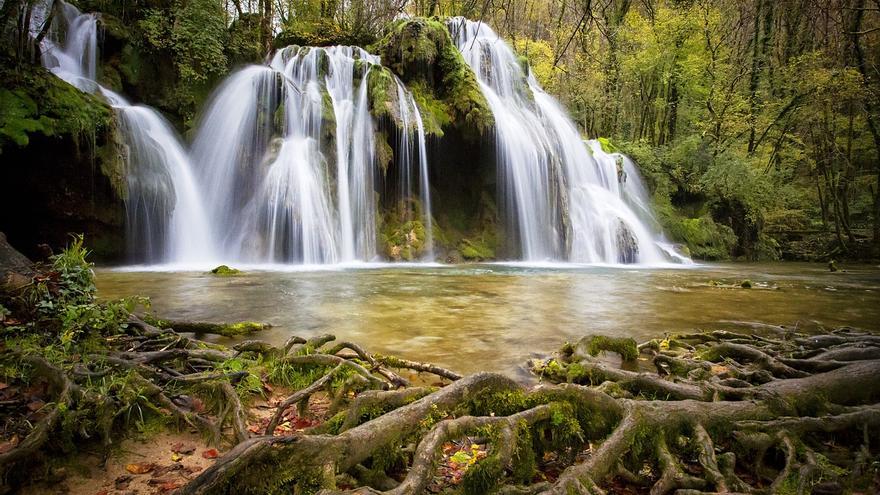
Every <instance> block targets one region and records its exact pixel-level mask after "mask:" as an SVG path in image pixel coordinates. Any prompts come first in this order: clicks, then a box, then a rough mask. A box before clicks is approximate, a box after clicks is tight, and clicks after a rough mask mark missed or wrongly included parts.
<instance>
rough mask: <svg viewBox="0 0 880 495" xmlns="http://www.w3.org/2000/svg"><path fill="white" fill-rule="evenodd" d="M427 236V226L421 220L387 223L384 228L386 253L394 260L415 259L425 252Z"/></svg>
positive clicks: (383, 236)
mask: <svg viewBox="0 0 880 495" xmlns="http://www.w3.org/2000/svg"><path fill="white" fill-rule="evenodd" d="M426 237H427V236H426V231H425V226H424V225H423V224H422V222H421V221H419V220H408V221H405V222H403V223H400V224H390V225H389V224H388V223H386V224H385V225H384V226H383V229H382V244H383V248H384V251H385V255H386V256H387V257H388V258H389V259H391V260H392V261H415V260H417V259H419V258H421V257H422V255H423V254H424V253H425V249H426V248H427V245H426Z"/></svg>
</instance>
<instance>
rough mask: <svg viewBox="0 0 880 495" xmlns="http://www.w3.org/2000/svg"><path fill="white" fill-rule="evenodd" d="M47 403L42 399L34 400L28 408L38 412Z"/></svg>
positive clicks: (29, 403)
mask: <svg viewBox="0 0 880 495" xmlns="http://www.w3.org/2000/svg"><path fill="white" fill-rule="evenodd" d="M45 405H46V403H45V402H43V401H41V400H40V399H37V400H32V401H30V402H28V405H27V408H28V409H30V411H31V412H37V411H39V410H40V409H42V408H43V406H45Z"/></svg>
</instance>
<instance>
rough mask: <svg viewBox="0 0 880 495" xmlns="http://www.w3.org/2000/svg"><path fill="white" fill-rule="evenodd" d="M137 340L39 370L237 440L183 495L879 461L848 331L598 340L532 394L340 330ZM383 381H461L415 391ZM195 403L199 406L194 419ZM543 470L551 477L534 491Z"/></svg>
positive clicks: (565, 483)
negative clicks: (337, 333)
mask: <svg viewBox="0 0 880 495" xmlns="http://www.w3.org/2000/svg"><path fill="white" fill-rule="evenodd" d="M130 328H131V331H130V333H129V334H128V335H125V336H124V337H120V338H116V339H115V340H114V341H113V342H114V343H113V347H114V350H113V351H112V352H110V353H108V354H107V355H95V356H86V357H85V358H84V359H83V362H82V363H78V364H77V365H76V366H72V367H71V368H70V369H69V370H62V369H60V368H57V367H53V366H51V365H49V364H48V363H46V362H45V361H42V362H41V361H40V358H35V357H31V358H29V359H31V360H32V361H31V364H32V366H34V368H40V369H42V370H43V371H41V373H42V374H44V375H46V376H47V379H49V380H50V381H51V383H52V384H53V386H52V390H53V391H54V393H55V394H56V396H57V397H58V399H57V404H65V406H64V407H71V405H72V404H73V403H74V402H77V401H80V402H86V401H89V400H91V399H90V398H89V397H88V393H87V392H84V391H83V390H85V389H83V388H82V387H80V386H79V385H77V382H88V381H91V380H97V379H102V378H103V377H106V376H108V373H111V372H113V373H118V372H119V370H123V371H124V372H125V373H127V376H128V377H129V378H128V379H129V380H131V382H130V383H132V384H133V385H135V386H136V387H137V388H138V390H140V391H141V393H142V394H143V396H144V398H145V399H146V400H149V401H150V402H151V403H152V404H154V405H155V407H157V408H160V409H161V410H163V411H166V412H167V413H168V414H170V415H171V416H173V417H176V418H177V419H178V420H179V421H180V422H182V423H184V424H187V425H191V426H193V427H195V428H198V429H199V430H201V431H203V432H204V433H205V434H206V435H207V436H208V437H209V438H210V439H211V440H212V441H213V442H215V443H217V444H220V443H221V442H223V443H225V444H228V445H230V446H231V449H230V450H229V451H228V452H227V453H226V454H225V455H223V456H222V457H221V458H220V459H218V461H217V462H216V463H215V464H214V465H213V466H211V467H210V468H208V469H206V470H204V471H203V472H201V473H200V474H199V475H198V476H197V477H196V478H195V479H193V480H192V481H191V482H190V483H189V484H188V485H186V486H184V487H182V488H181V490H180V493H183V494H214V493H267V492H269V493H271V492H284V491H289V490H290V489H293V490H294V492H295V493H318V492H320V493H322V494H325V495H329V494H335V493H347V494H377V493H384V494H390V495H404V494H421V493H425V492H426V491H427V490H428V487H429V486H431V487H432V488H431V490H432V491H437V490H438V489H439V490H441V491H442V490H444V489H450V488H456V487H455V486H453V485H455V484H460V487H458V488H460V489H461V490H463V492H464V493H469V494H474V493H490V492H491V493H505V494H539V493H540V494H557V495H562V494H565V495H567V494H571V493H595V494H599V493H607V492H609V491H612V490H613V487H614V486H618V485H619V484H621V483H623V484H629V485H633V486H641V487H643V489H644V490H649V491H650V493H651V494H653V495H663V494H667V493H676V494H697V493H700V494H707V493H805V494H807V493H810V491H811V489H812V487H813V485H815V484H816V483H818V482H819V481H822V482H824V483H829V482H831V483H839V484H841V485H850V486H853V487H861V488H865V487H866V486H867V485H866V484H868V485H869V484H870V483H871V482H872V481H871V477H872V475H873V472H871V471H870V470H864V469H862V470H861V471H859V472H860V473H861V475H860V476H856V475H855V474H854V475H852V476H845V475H844V474H843V473H845V472H846V471H845V470H847V469H852V468H851V466H853V465H857V464H858V465H859V466H862V465H870V462H872V461H873V460H875V459H876V457H875V456H876V450H872V449H876V448H877V445H880V444H878V442H877V440H878V437H880V435H878V433H877V432H878V431H880V402H878V399H880V359H876V354H874V352H873V351H872V352H865V351H864V350H865V349H874V348H875V347H874V346H875V344H878V342H877V341H876V339H875V338H874V337H873V336H869V335H863V334H857V333H851V332H849V333H846V332H842V333H832V334H828V335H824V336H810V337H807V336H801V335H779V336H778V337H777V338H773V339H771V338H765V337H757V336H749V335H742V334H735V333H731V332H711V333H707V334H693V335H683V336H675V337H668V338H667V339H664V340H663V341H654V342H653V343H648V344H644V345H641V346H638V347H636V346H635V343H631V345H630V344H629V343H626V342H623V340H622V339H617V340H615V339H605V338H596V337H589V338H587V339H585V340H583V341H581V342H580V343H578V344H577V345H575V346H571V345H566V346H565V347H563V349H562V350H561V351H560V353H559V354H558V356H557V357H555V358H553V359H549V360H544V361H536V362H532V363H531V366H532V370H533V371H534V373H535V374H536V375H537V376H539V377H541V379H542V380H543V383H542V384H540V385H538V386H535V387H531V388H527V387H525V386H523V385H522V384H519V383H517V382H515V381H513V380H511V379H509V378H507V377H505V376H503V375H499V374H494V373H478V374H475V375H470V376H466V377H461V376H459V375H458V374H456V373H454V372H451V371H449V370H445V369H443V368H441V367H437V366H434V365H429V364H424V363H415V362H412V361H406V360H402V359H397V358H392V357H387V356H375V355H372V354H370V353H369V352H368V351H367V350H366V349H364V348H363V347H361V346H359V345H357V344H354V343H350V342H339V343H335V342H334V338H333V336H332V335H322V336H319V337H315V338H312V339H303V338H299V337H294V338H291V339H290V340H289V341H288V342H287V343H286V344H285V345H284V346H283V347H274V346H271V345H269V344H266V343H263V342H259V341H248V342H245V343H242V344H240V345H238V346H236V348H235V352H230V351H229V350H226V349H223V348H217V347H216V346H211V345H210V344H206V343H204V342H200V341H198V340H196V339H192V338H187V337H184V336H181V335H178V334H177V333H176V332H174V331H171V330H168V329H160V328H157V327H153V326H152V325H149V324H148V323H146V322H143V321H141V320H137V319H133V320H132V325H131V327H130ZM635 349H638V350H635ZM806 351H810V352H812V354H810V355H804V354H803V353H804V352H806ZM603 352H618V353H621V355H622V356H623V357H624V358H625V360H630V361H632V354H630V353H631V352H635V353H636V355H640V356H641V357H642V358H643V360H645V361H647V362H650V363H652V364H653V367H654V368H656V372H653V373H652V372H637V371H630V370H623V369H618V368H617V367H615V366H612V365H611V364H609V362H608V361H607V360H605V359H604V358H603V356H602V355H601V354H602V353H603ZM231 362H235V363H243V364H238V365H236V366H237V367H230V364H229V363H231ZM249 363H250V364H249ZM257 363H271V367H272V369H273V370H274V371H272V373H271V376H275V377H276V378H278V376H281V377H284V376H287V377H288V378H290V379H295V383H296V385H295V386H294V387H293V389H294V390H293V391H292V392H291V393H290V395H289V396H288V397H287V399H285V400H283V401H281V402H280V403H279V404H278V405H277V407H276V408H275V411H274V412H273V414H272V417H271V418H270V419H269V421H268V425H267V426H266V428H265V429H264V430H263V434H262V435H256V436H255V435H253V434H252V433H250V432H249V431H248V428H247V424H248V418H247V414H248V412H247V408H246V405H245V403H243V402H242V391H241V390H242V388H241V387H245V386H248V384H251V385H252V384H253V382H254V380H255V379H258V380H257V381H256V383H257V384H260V383H261V381H260V380H265V379H269V380H270V381H271V378H267V377H266V376H264V375H265V371H264V372H263V373H264V375H263V376H258V373H257V371H256V370H257V368H249V366H256V365H257ZM240 368H243V369H240ZM390 368H397V369H409V370H414V371H419V372H424V373H429V374H433V375H435V376H439V377H442V378H444V379H447V380H450V382H451V383H449V384H448V385H446V386H443V387H441V388H439V389H436V388H428V387H411V386H408V385H407V381H406V380H404V379H403V378H401V377H399V376H398V375H397V374H395V373H394V372H392V371H391V370H390ZM291 377H292V378H291ZM206 390H214V391H215V394H214V395H213V396H211V395H210V394H209V395H206V392H205V391H206ZM319 392H321V393H322V392H326V393H327V394H328V397H329V399H330V411H329V419H328V420H326V421H325V422H324V423H322V424H318V425H317V426H313V427H310V428H307V429H305V430H304V431H299V432H296V433H293V434H291V433H290V432H289V430H287V432H286V433H285V432H284V431H282V432H281V434H279V426H280V425H282V424H283V423H284V422H285V420H286V419H285V418H288V417H291V415H292V414H300V415H301V414H305V413H307V410H306V407H305V405H306V404H308V401H309V398H310V397H312V396H313V395H315V394H318V393H319ZM193 397H202V399H201V400H202V401H203V402H204V403H205V404H207V406H206V407H204V408H202V409H200V408H198V407H195V406H194V405H193V401H194V399H193ZM297 406H299V407H297ZM295 407H297V410H298V413H294V411H293V409H292V408H295ZM58 410H59V407H58V406H56V407H55V410H54V411H53V413H54V412H56V411H58ZM53 413H49V414H48V415H47V416H46V417H45V419H44V420H43V421H42V422H41V423H40V424H39V425H37V426H36V427H35V428H34V429H33V431H32V433H31V434H30V435H29V436H28V438H27V439H26V440H25V441H24V442H22V443H21V444H20V445H19V446H18V447H17V448H15V449H13V450H12V451H10V452H7V453H6V454H3V455H0V468H2V469H4V470H7V469H9V468H10V467H11V466H12V465H16V464H20V463H22V462H25V458H27V457H30V456H32V455H33V454H34V453H35V452H38V451H39V450H40V449H41V447H42V445H43V444H44V443H45V441H46V438H48V437H49V435H51V434H52V431H53V430H55V429H56V428H58V414H60V413H56V414H55V415H54V416H53ZM251 431H253V430H251ZM471 444H473V449H474V451H473V455H468V456H465V457H466V458H467V459H468V462H466V463H462V464H453V466H457V467H455V469H458V470H459V471H461V472H463V474H462V475H461V476H460V478H456V480H454V481H444V482H441V483H440V485H439V486H438V485H437V483H438V482H437V479H438V467H439V466H440V465H444V466H447V468H448V465H449V463H450V462H452V461H450V454H449V452H448V451H449V449H450V448H453V449H457V448H458V447H454V446H455V445H464V446H465V447H463V450H462V452H465V453H467V452H469V451H467V447H468V446H470V445H471ZM835 444H843V445H848V446H850V447H851V448H850V451H851V452H852V453H853V455H851V456H850V459H849V461H845V460H842V458H841V453H840V452H839V451H836V452H834V453H832V452H829V445H835ZM466 451H467V452H466ZM477 451H479V452H480V453H481V454H480V455H479V456H477V455H476V452H477ZM856 452H858V453H859V454H858V460H857V459H855V457H856V455H855V453H856ZM832 454H833V455H832ZM462 455H463V454H462ZM832 459H833V462H832ZM456 462H458V461H456ZM550 463H554V465H555V466H556V468H555V469H556V472H557V473H558V476H551V477H549V478H547V479H541V477H540V476H538V475H537V474H538V473H539V472H543V471H548V468H549V466H550ZM860 469H861V468H860ZM548 472H549V471H548ZM443 483H453V485H448V486H444V485H443Z"/></svg>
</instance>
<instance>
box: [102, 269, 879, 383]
mask: <svg viewBox="0 0 880 495" xmlns="http://www.w3.org/2000/svg"><path fill="white" fill-rule="evenodd" d="M744 280H749V281H750V282H751V285H752V288H750V289H746V288H742V287H741V284H742V282H743V281H744ZM97 285H98V288H99V294H100V295H101V297H103V298H116V297H122V296H128V295H135V294H139V295H144V296H148V297H150V299H151V300H152V308H153V311H154V312H155V313H157V314H158V315H161V316H162V317H165V318H170V319H194V320H209V321H231V320H256V321H265V322H269V323H272V324H273V325H274V327H273V328H272V329H269V330H267V331H264V332H261V333H260V334H258V335H255V336H252V337H249V338H258V339H263V340H266V341H268V342H271V343H274V344H281V343H283V342H284V341H285V340H286V339H287V338H288V337H289V336H290V335H292V334H297V335H301V336H303V337H309V336H313V335H317V334H321V333H333V334H335V335H336V336H337V337H338V338H339V339H345V340H351V341H354V342H357V343H359V344H361V345H363V346H364V347H365V348H367V349H368V350H369V351H371V352H376V353H383V354H392V353H393V354H396V355H399V356H401V357H405V358H408V359H413V360H419V361H429V362H432V363H436V364H439V365H442V366H446V367H449V368H452V369H454V370H457V371H459V372H462V373H468V372H474V371H478V370H491V371H502V372H508V373H517V372H518V371H519V372H521V371H522V369H523V368H522V366H523V364H524V363H525V362H526V360H527V359H528V358H530V357H536V356H541V355H546V354H547V353H550V352H552V351H554V350H555V349H557V348H558V347H559V346H560V345H561V344H562V343H564V342H565V341H574V340H576V339H578V338H579V337H581V336H583V335H585V334H590V333H596V334H605V335H619V336H631V337H633V338H635V339H636V340H638V341H643V340H647V339H650V338H654V337H658V336H662V335H663V334H664V333H667V332H668V333H676V332H690V331H694V330H715V329H732V330H739V331H755V330H761V328H762V327H763V326H764V325H776V326H784V327H786V328H788V329H795V328H797V329H798V330H801V331H805V332H813V331H817V330H819V329H822V328H826V329H831V328H836V327H839V326H844V325H849V326H854V327H859V328H864V329H867V330H873V331H877V330H880V328H878V327H880V267H877V266H867V265H859V266H841V271H838V272H836V273H831V272H829V271H828V269H827V267H826V266H825V265H822V264H808V263H763V264H759V263H730V264H703V265H696V266H693V267H688V268H640V267H635V268H630V267H600V266H580V267H578V266H572V265H544V266H542V265H517V264H474V265H452V266H442V265H436V266H425V265H387V264H386V265H364V266H361V267H349V268H334V269H306V268H301V267H299V268H297V267H251V268H250V269H248V270H246V271H245V272H244V273H242V274H240V275H236V276H231V277H219V276H215V275H211V274H207V273H204V272H196V271H162V270H161V269H155V268H151V269H148V270H144V269H140V268H137V267H130V268H99V269H97ZM219 341H220V342H227V343H228V342H232V341H231V340H227V339H220V340H219Z"/></svg>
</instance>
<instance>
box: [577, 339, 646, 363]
mask: <svg viewBox="0 0 880 495" xmlns="http://www.w3.org/2000/svg"><path fill="white" fill-rule="evenodd" d="M580 344H581V345H583V346H585V347H586V351H587V352H588V353H589V354H590V355H591V356H598V355H599V353H600V352H602V351H609V352H614V353H617V354H618V355H620V357H621V358H623V360H624V361H633V360H635V359H636V358H638V357H639V349H638V345H637V344H636V341H635V340H633V339H632V338H629V337H607V336H605V335H590V336H588V337H584V338H583V339H581V342H580Z"/></svg>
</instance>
